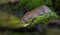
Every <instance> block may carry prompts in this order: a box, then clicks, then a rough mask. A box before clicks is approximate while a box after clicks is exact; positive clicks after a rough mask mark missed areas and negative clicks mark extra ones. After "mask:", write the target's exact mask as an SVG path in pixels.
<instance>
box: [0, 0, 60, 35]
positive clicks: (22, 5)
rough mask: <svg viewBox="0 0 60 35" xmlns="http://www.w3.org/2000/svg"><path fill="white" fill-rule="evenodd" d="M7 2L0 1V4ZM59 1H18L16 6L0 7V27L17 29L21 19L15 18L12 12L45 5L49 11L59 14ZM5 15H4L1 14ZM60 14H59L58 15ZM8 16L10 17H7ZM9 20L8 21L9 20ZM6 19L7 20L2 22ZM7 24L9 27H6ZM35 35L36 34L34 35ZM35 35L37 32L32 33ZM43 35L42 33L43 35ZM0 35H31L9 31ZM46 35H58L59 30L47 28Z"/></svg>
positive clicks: (59, 34) (59, 33)
mask: <svg viewBox="0 0 60 35" xmlns="http://www.w3.org/2000/svg"><path fill="white" fill-rule="evenodd" d="M2 1H5V3H6V2H8V1H7V0H0V2H2ZM59 3H60V0H19V3H16V4H8V3H7V5H5V6H0V16H2V17H3V18H2V17H0V18H2V19H0V26H7V27H12V28H13V27H19V26H20V25H19V22H20V20H19V19H21V18H20V16H21V15H20V16H17V17H16V13H15V12H14V11H13V10H16V11H17V10H22V11H23V10H25V11H26V12H28V11H31V10H33V9H34V8H36V7H38V6H41V5H47V6H48V7H50V8H51V10H53V11H55V12H56V13H57V12H58V13H59V12H60V4H59ZM3 13H5V14H3ZM10 13H14V14H10ZM59 14H60V13H59ZM9 16H10V17H9ZM9 18H10V19H9ZM4 19H7V20H4ZM8 24H9V25H8ZM35 33H36V34H35ZM33 34H34V35H37V32H34V33H33ZM43 34H44V33H43ZM0 35H31V33H29V32H11V31H0ZM46 35H60V29H57V28H47V33H46Z"/></svg>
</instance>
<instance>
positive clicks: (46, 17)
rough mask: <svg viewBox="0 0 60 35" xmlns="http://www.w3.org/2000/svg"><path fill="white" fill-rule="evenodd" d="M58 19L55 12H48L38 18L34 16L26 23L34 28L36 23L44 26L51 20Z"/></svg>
mask: <svg viewBox="0 0 60 35" xmlns="http://www.w3.org/2000/svg"><path fill="white" fill-rule="evenodd" d="M57 18H60V17H59V16H58V15H57V14H56V13H55V12H50V13H48V14H43V15H40V16H36V17H35V18H34V19H31V20H29V21H27V23H30V25H31V26H34V25H35V24H37V23H40V22H43V23H44V24H47V22H48V21H49V20H51V19H57Z"/></svg>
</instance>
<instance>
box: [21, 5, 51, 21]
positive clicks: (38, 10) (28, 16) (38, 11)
mask: <svg viewBox="0 0 60 35" xmlns="http://www.w3.org/2000/svg"><path fill="white" fill-rule="evenodd" d="M43 11H44V12H43ZM50 11H51V10H50V9H49V8H48V7H47V6H46V5H42V6H39V7H37V8H35V9H33V10H32V11H30V12H27V13H26V14H25V15H24V16H23V18H22V21H23V22H25V21H27V20H29V19H33V18H34V17H35V16H38V15H41V14H44V13H48V12H50Z"/></svg>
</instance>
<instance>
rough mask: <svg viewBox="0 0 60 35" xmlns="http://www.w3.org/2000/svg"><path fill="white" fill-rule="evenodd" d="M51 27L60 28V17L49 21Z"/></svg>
mask: <svg viewBox="0 0 60 35" xmlns="http://www.w3.org/2000/svg"><path fill="white" fill-rule="evenodd" d="M47 26H48V27H49V28H60V19H52V20H50V21H48V25H47Z"/></svg>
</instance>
